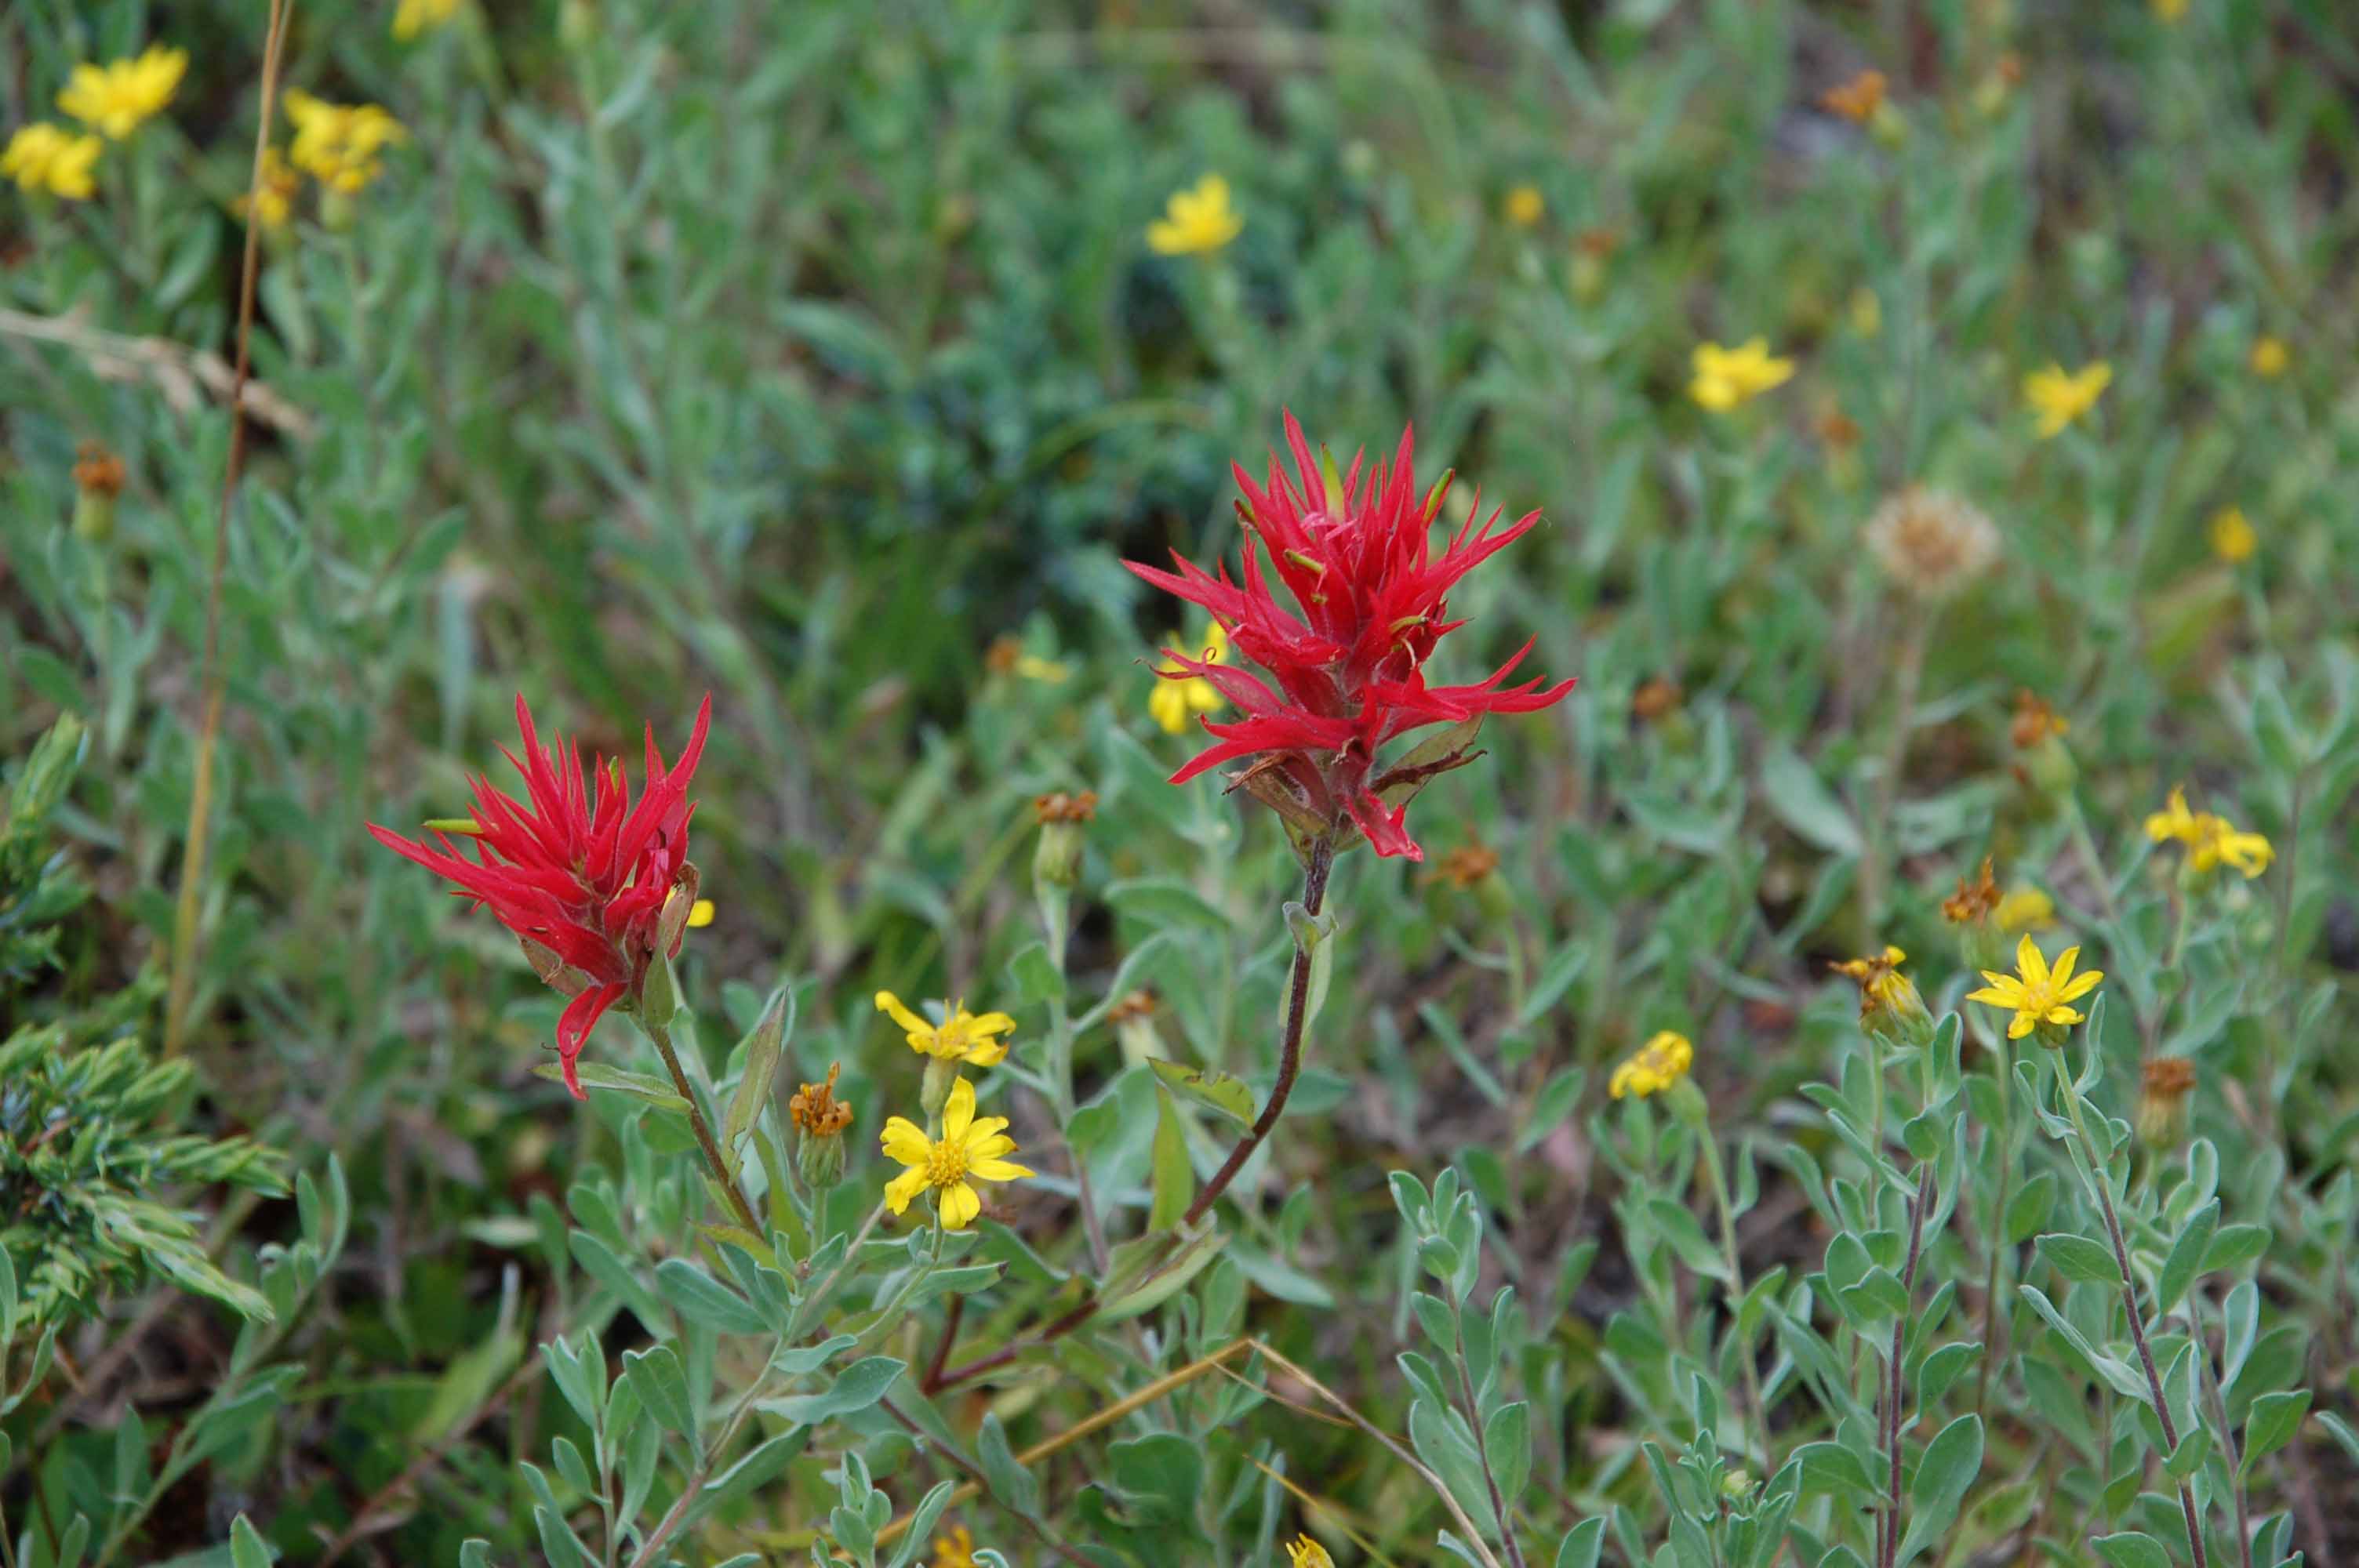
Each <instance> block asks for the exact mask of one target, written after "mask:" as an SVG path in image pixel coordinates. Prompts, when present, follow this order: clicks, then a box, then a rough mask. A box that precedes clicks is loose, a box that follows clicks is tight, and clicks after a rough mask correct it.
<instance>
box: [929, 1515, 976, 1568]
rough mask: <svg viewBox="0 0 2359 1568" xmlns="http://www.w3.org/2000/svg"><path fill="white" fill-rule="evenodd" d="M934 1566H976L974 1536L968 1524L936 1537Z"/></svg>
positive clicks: (951, 1567) (965, 1567)
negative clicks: (967, 1526)
mask: <svg viewBox="0 0 2359 1568" xmlns="http://www.w3.org/2000/svg"><path fill="white" fill-rule="evenodd" d="M933 1568H975V1563H974V1536H973V1533H972V1532H971V1531H969V1530H968V1529H967V1528H966V1526H964V1525H960V1526H959V1527H958V1528H957V1529H955V1530H951V1532H950V1533H949V1534H948V1535H938V1536H936V1537H934V1561H933Z"/></svg>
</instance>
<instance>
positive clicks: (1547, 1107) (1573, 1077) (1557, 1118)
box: [1516, 1067, 1589, 1154]
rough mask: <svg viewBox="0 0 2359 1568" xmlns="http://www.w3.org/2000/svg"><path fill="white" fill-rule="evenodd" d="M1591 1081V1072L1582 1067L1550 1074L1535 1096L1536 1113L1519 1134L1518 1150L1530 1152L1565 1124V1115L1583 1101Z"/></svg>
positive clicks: (1534, 1108)
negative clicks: (1550, 1076) (1582, 1094)
mask: <svg viewBox="0 0 2359 1568" xmlns="http://www.w3.org/2000/svg"><path fill="white" fill-rule="evenodd" d="M1588 1083H1589V1074H1588V1073H1587V1071H1586V1070H1584V1069H1582V1068H1580V1067H1567V1068H1566V1069H1564V1071H1562V1072H1560V1073H1559V1074H1558V1075H1557V1076H1554V1077H1552V1078H1550V1079H1549V1081H1548V1083H1547V1085H1546V1086H1545V1087H1542V1088H1541V1090H1540V1092H1539V1094H1538V1096H1536V1097H1535V1098H1533V1100H1532V1114H1531V1116H1530V1117H1529V1118H1528V1119H1527V1120H1526V1121H1525V1123H1524V1130H1523V1131H1522V1132H1520V1133H1518V1134H1517V1136H1516V1152H1517V1153H1518V1154H1525V1153H1529V1152H1531V1151H1532V1149H1534V1148H1535V1147H1537V1146H1538V1143H1539V1141H1540V1140H1542V1139H1544V1138H1546V1137H1547V1136H1548V1135H1549V1133H1551V1132H1554V1131H1555V1130H1557V1129H1558V1128H1560V1127H1561V1126H1563V1125H1564V1120H1565V1118H1567V1117H1569V1116H1571V1114H1572V1111H1573V1108H1574V1107H1575V1106H1577V1105H1579V1104H1580V1103H1581V1091H1582V1088H1583V1087H1586V1086H1587V1085H1588Z"/></svg>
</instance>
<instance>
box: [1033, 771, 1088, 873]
mask: <svg viewBox="0 0 2359 1568" xmlns="http://www.w3.org/2000/svg"><path fill="white" fill-rule="evenodd" d="M1097 814H1098V797H1097V792H1096V791H1094V790H1083V791H1082V792H1081V793H1080V794H1078V795H1068V794H1066V793H1065V792H1064V791H1062V790H1059V791H1057V792H1056V793H1055V794H1053V795H1042V796H1040V797H1039V798H1038V799H1037V800H1035V801H1034V802H1033V803H1032V816H1033V818H1034V820H1036V821H1037V822H1038V823H1039V824H1040V841H1039V843H1038V845H1036V846H1035V847H1034V849H1033V851H1032V880H1033V881H1034V883H1035V884H1037V885H1038V886H1043V887H1052V888H1071V887H1072V886H1073V885H1074V884H1075V883H1077V882H1079V881H1081V880H1082V850H1083V849H1085V848H1086V847H1087V835H1086V834H1085V833H1084V832H1083V831H1082V825H1083V824H1085V823H1087V822H1088V821H1090V819H1091V818H1093V817H1094V816H1097Z"/></svg>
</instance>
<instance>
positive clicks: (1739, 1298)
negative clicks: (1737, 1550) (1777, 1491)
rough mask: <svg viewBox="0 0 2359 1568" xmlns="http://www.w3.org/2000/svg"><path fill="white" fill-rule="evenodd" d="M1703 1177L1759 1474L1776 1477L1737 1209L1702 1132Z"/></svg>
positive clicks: (1714, 1142) (1715, 1151) (1713, 1144)
mask: <svg viewBox="0 0 2359 1568" xmlns="http://www.w3.org/2000/svg"><path fill="white" fill-rule="evenodd" d="M1703 1168H1704V1174H1705V1175H1707V1176H1708V1177H1710V1178H1711V1180H1712V1203H1713V1206H1715V1207H1717V1208H1718V1209H1719V1210H1720V1251H1721V1256H1722V1258H1723V1260H1726V1262H1727V1265H1728V1319H1729V1332H1730V1333H1731V1334H1733V1335H1734V1336H1735V1337H1736V1341H1737V1344H1736V1359H1737V1363H1738V1365H1740V1366H1741V1367H1743V1368H1745V1401H1746V1403H1748V1404H1749V1405H1750V1406H1751V1407H1752V1410H1753V1425H1754V1429H1755V1437H1754V1441H1755V1442H1756V1443H1757V1444H1759V1445H1760V1449H1761V1474H1762V1475H1764V1476H1772V1475H1775V1474H1777V1451H1776V1450H1775V1449H1773V1448H1772V1447H1771V1446H1770V1444H1769V1406H1768V1405H1767V1402H1766V1401H1764V1400H1763V1399H1762V1398H1761V1369H1760V1368H1758V1367H1756V1366H1755V1365H1754V1361H1753V1336H1751V1335H1749V1334H1747V1333H1746V1332H1745V1323H1744V1309H1745V1265H1744V1263H1743V1261H1741V1260H1739V1258H1738V1257H1737V1252H1736V1206H1735V1204H1734V1202H1732V1201H1731V1200H1730V1198H1729V1195H1728V1176H1727V1173H1725V1172H1724V1171H1723V1170H1722V1169H1721V1163H1720V1142H1719V1140H1718V1139H1716V1138H1715V1137H1714V1136H1713V1135H1712V1130H1711V1129H1710V1128H1709V1127H1706V1128H1705V1129H1703Z"/></svg>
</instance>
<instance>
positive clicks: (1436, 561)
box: [1127, 414, 1573, 860]
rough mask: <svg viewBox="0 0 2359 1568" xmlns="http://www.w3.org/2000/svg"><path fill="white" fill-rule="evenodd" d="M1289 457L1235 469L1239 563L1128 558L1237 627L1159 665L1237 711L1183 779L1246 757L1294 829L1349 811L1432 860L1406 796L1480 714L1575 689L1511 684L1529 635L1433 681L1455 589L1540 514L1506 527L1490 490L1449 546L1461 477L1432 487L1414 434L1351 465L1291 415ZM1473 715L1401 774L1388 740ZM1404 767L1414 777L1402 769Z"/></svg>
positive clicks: (1316, 830)
mask: <svg viewBox="0 0 2359 1568" xmlns="http://www.w3.org/2000/svg"><path fill="white" fill-rule="evenodd" d="M1286 439H1287V445H1288V448H1289V449H1291V450H1292V452H1293V456H1294V473H1293V475H1292V476H1288V474H1287V472H1286V471H1285V470H1284V468H1283V467H1282V466H1281V465H1280V464H1279V462H1278V460H1277V457H1276V456H1275V455H1274V454H1273V456H1272V458H1271V460H1270V468H1269V476H1268V479H1267V480H1266V481H1265V482H1263V483H1260V484H1256V483H1255V482H1254V481H1253V479H1252V477H1251V476H1250V475H1249V474H1247V473H1246V472H1245V470H1244V469H1242V468H1238V469H1236V470H1234V471H1235V473H1236V479H1237V485H1238V488H1239V489H1240V490H1242V491H1243V492H1245V500H1244V501H1243V502H1241V503H1238V507H1237V516H1238V520H1239V522H1240V523H1241V524H1243V525H1244V528H1245V550H1244V557H1243V561H1242V564H1241V567H1240V575H1239V576H1238V577H1237V578H1234V579H1233V578H1231V577H1230V575H1229V570H1228V568H1227V567H1226V566H1225V565H1223V566H1222V567H1221V568H1220V569H1219V571H1218V573H1217V575H1216V574H1214V573H1211V572H1207V571H1205V570H1203V568H1200V567H1198V566H1197V565H1196V564H1195V563H1193V562H1192V561H1189V560H1187V559H1185V558H1182V557H1178V556H1177V555H1175V556H1174V557H1173V560H1174V564H1175V566H1176V568H1177V569H1176V570H1173V571H1166V570H1164V569H1162V568H1158V567H1150V566H1145V565H1142V564H1140V563H1138V562H1136V561H1132V562H1129V563H1127V564H1128V565H1129V567H1130V569H1131V570H1132V571H1134V572H1136V573H1137V574H1138V575H1139V576H1140V577H1142V578H1144V579H1147V581H1148V582H1151V583H1153V584H1154V585H1155V586H1156V587H1158V588H1160V589H1165V590H1166V591H1168V592H1169V593H1173V594H1176V595H1178V596H1179V597H1180V598H1181V599H1184V600H1189V601H1190V603H1193V604H1197V605H1200V606H1201V607H1202V608H1203V609H1205V610H1207V611H1211V613H1212V619H1213V621H1214V622H1216V623H1217V624H1218V625H1219V627H1220V628H1221V629H1222V630H1223V631H1224V632H1226V633H1227V634H1228V640H1229V645H1230V649H1231V651H1232V653H1233V654H1234V655H1237V656H1241V657H1243V658H1244V659H1246V660H1249V661H1251V662H1252V663H1253V664H1255V665H1259V666H1260V668H1261V670H1263V671H1264V672H1266V675H1257V674H1256V673H1254V672H1253V671H1251V670H1247V669H1245V668H1242V667H1240V665H1238V664H1236V663H1235V662H1234V658H1232V659H1223V660H1219V661H1214V660H1211V659H1205V658H1201V657H1199V656H1197V655H1196V654H1190V653H1189V652H1187V651H1186V650H1182V649H1167V650H1165V655H1166V660H1167V662H1166V664H1165V665H1163V667H1162V668H1161V670H1159V671H1158V674H1160V675H1162V676H1163V677H1164V678H1165V679H1166V680H1170V681H1202V682H1206V683H1209V684H1210V685H1211V686H1212V687H1213V688H1214V689H1215V690H1217V691H1218V692H1219V693H1220V695H1221V696H1222V697H1224V698H1226V699H1227V701H1228V702H1229V704H1230V705H1232V706H1233V707H1234V708H1236V709H1237V710H1238V717H1236V718H1235V719H1228V720H1222V719H1210V718H1206V719H1201V720H1200V722H1201V724H1202V726H1203V728H1204V730H1206V731H1207V732H1209V733H1210V734H1211V735H1212V737H1213V740H1214V741H1215V743H1214V744H1213V745H1212V746H1211V747H1208V748H1207V749H1206V750H1204V751H1203V752H1199V753H1198V754H1197V755H1196V757H1195V758H1194V760H1192V761H1191V762H1189V763H1188V764H1187V765H1186V766H1185V767H1183V768H1181V769H1180V771H1179V772H1178V773H1174V774H1172V775H1171V782H1172V783H1174V784H1184V783H1186V782H1187V781H1188V780H1190V779H1191V778H1194V777H1195V776H1196V775H1197V774H1199V773H1204V772H1206V771H1207V770H1209V769H1212V768H1215V767H1218V766H1220V765H1221V764H1222V763H1223V762H1238V761H1245V760H1248V759H1249V760H1250V765H1249V766H1248V767H1246V768H1245V770H1244V771H1243V772H1242V773H1237V774H1235V775H1233V777H1234V783H1235V784H1237V785H1238V786H1240V787H1244V788H1246V789H1248V790H1249V792H1250V793H1252V794H1253V795H1255V797H1256V798H1257V799H1259V800H1261V801H1263V802H1264V803H1265V804H1266V805H1269V806H1272V807H1274V808H1275V809H1277V810H1278V811H1279V813H1280V814H1281V816H1284V817H1285V818H1286V819H1287V821H1288V825H1289V827H1292V828H1293V829H1294V830H1295V831H1296V833H1297V834H1298V835H1304V834H1308V835H1310V836H1314V837H1315V836H1318V835H1321V834H1326V833H1329V832H1332V831H1337V830H1339V829H1343V828H1344V827H1346V826H1347V825H1348V827H1355V828H1356V829H1357V830H1358V831H1359V832H1362V833H1364V834H1366V835H1367V838H1368V842H1369V844H1370V845H1371V846H1372V847H1373V848H1374V849H1375V852H1376V853H1377V854H1379V855H1386V856H1389V855H1400V856H1406V857H1407V858H1408V859H1410V860H1423V859H1424V858H1425V854H1424V851H1423V850H1422V849H1420V848H1419V846H1418V843H1417V841H1416V840H1415V839H1414V838H1410V837H1409V834H1408V827H1407V826H1406V817H1407V816H1408V795H1413V794H1414V793H1415V791H1416V788H1417V787H1418V786H1419V785H1420V784H1422V783H1423V782H1424V781H1425V779H1426V778H1429V777H1430V776H1431V775H1433V774H1435V773H1442V772H1445V771H1447V770H1449V769H1450V768H1453V767H1458V766H1461V765H1462V764H1464V763H1465V762H1471V761H1473V757H1474V755H1475V753H1473V752H1470V751H1468V750H1467V746H1468V745H1469V744H1471V741H1472V734H1473V730H1472V726H1473V723H1475V722H1478V721H1480V720H1481V719H1484V717H1486V716H1488V715H1490V714H1494V713H1530V712H1533V711H1536V710H1538V709H1539V708H1546V707H1548V706H1549V705H1550V704H1551V703H1554V702H1556V701H1557V700H1559V699H1560V698H1561V697H1563V696H1564V695H1565V694H1566V693H1567V692H1569V691H1571V689H1572V686H1573V683H1572V682H1571V681H1570V680H1567V681H1560V682H1559V683H1557V684H1556V685H1554V686H1550V685H1549V684H1547V683H1546V682H1545V681H1544V680H1543V679H1541V678H1540V677H1539V676H1532V677H1531V678H1529V679H1527V680H1523V681H1520V682H1517V683H1515V684H1512V685H1510V684H1509V683H1508V677H1509V676H1511V675H1513V674H1514V673H1515V670H1516V666H1517V665H1518V664H1520V663H1521V662H1522V660H1523V657H1524V655H1525V654H1527V653H1528V652H1529V651H1530V649H1531V643H1529V642H1527V643H1525V644H1524V646H1523V648H1521V649H1519V650H1518V651H1517V653H1516V654H1515V655H1514V656H1513V657H1512V658H1510V659H1508V660H1507V662H1506V664H1504V665H1500V666H1499V667H1498V668H1497V669H1496V670H1495V671H1493V672H1492V673H1491V675H1490V676H1488V677H1487V678H1486V679H1484V680H1481V681H1477V682H1475V683H1474V684H1473V685H1471V686H1435V685H1430V684H1428V682H1427V679H1426V671H1427V666H1428V665H1429V663H1430V660H1431V659H1432V657H1433V654H1434V650H1435V648H1436V647H1437V645H1439V644H1440V641H1441V639H1442V638H1443V637H1445V636H1447V635H1448V634H1449V633H1452V632H1454V631H1456V630H1458V629H1459V628H1460V627H1461V626H1463V625H1464V624H1465V622H1463V621H1453V620H1451V618H1450V611H1449V603H1448V600H1449V595H1450V592H1451V589H1453V588H1455V587H1456V586H1457V585H1458V582H1459V580H1460V579H1462V578H1463V577H1465V576H1466V574H1467V573H1468V572H1470V571H1472V570H1473V569H1474V568H1476V567H1478V566H1480V565H1482V564H1483V563H1484V561H1486V560H1488V559H1490V558H1491V557H1493V556H1495V555H1496V554H1497V553H1498V552H1499V551H1501V550H1503V549H1505V548H1506V547H1507V546H1509V545H1512V544H1514V543H1515V542H1516V541H1517V539H1519V538H1521V537H1523V536H1524V535H1526V534H1527V533H1529V532H1530V531H1531V529H1532V528H1533V527H1534V526H1535V525H1536V524H1538V522H1539V514H1538V513H1537V512H1533V513H1528V514H1526V515H1524V516H1523V517H1521V518H1519V519H1517V521H1516V522H1515V523H1513V524H1509V525H1507V526H1506V527H1504V528H1503V527H1500V526H1499V525H1498V524H1499V516H1500V514H1499V512H1498V511H1497V510H1494V511H1493V512H1492V513H1491V514H1490V515H1489V516H1488V517H1484V515H1483V514H1482V503H1481V498H1480V497H1479V496H1478V497H1477V498H1476V500H1475V503H1474V504H1473V506H1472V507H1470V508H1469V509H1468V511H1467V514H1466V517H1465V521H1464V522H1463V523H1462V524H1460V525H1459V526H1458V528H1457V529H1456V530H1455V531H1453V532H1452V533H1451V535H1450V536H1449V538H1448V540H1447V542H1446V543H1445V544H1443V545H1442V546H1441V547H1440V549H1438V550H1437V549H1436V548H1435V546H1434V541H1433V536H1432V525H1433V521H1434V519H1435V517H1436V516H1437V515H1438V514H1440V511H1441V508H1442V503H1443V502H1444V500H1445V499H1446V498H1447V496H1448V493H1449V489H1450V481H1451V476H1450V475H1448V474H1444V475H1443V476H1442V478H1441V480H1440V482H1439V483H1437V484H1435V485H1434V486H1433V487H1432V488H1431V489H1430V491H1420V490H1419V489H1418V488H1417V483H1416V464H1415V456H1416V453H1415V449H1414V446H1413V444H1412V433H1411V432H1410V431H1408V430H1404V431H1403V432H1402V433H1401V439H1400V446H1399V448H1398V449H1397V451H1396V452H1395V454H1394V456H1393V460H1392V461H1391V462H1390V463H1385V462H1383V461H1373V462H1372V461H1367V460H1364V458H1363V457H1361V456H1354V457H1353V460H1352V462H1351V466H1350V467H1349V468H1348V469H1345V470H1343V472H1341V473H1340V474H1339V473H1337V471H1336V470H1335V468H1334V465H1333V464H1332V461H1330V460H1326V459H1325V457H1324V454H1323V453H1322V454H1321V455H1319V456H1316V457H1314V456H1313V455H1312V452H1311V449H1310V442H1309V441H1308V440H1306V439H1305V438H1304V437H1303V434H1302V428H1301V427H1300V426H1299V425H1298V424H1296V423H1295V420H1294V416H1292V415H1291V414H1288V416H1287V417H1286ZM1435 724H1451V725H1461V726H1465V727H1466V728H1465V730H1464V733H1463V735H1462V737H1461V738H1460V740H1459V742H1458V743H1457V744H1456V745H1455V746H1444V747H1443V748H1441V754H1440V755H1437V756H1434V757H1430V758H1422V759H1420V760H1419V762H1417V763H1416V764H1413V765H1410V766H1407V767H1402V766H1396V767H1395V768H1393V769H1392V770H1390V771H1387V770H1386V769H1385V768H1382V767H1380V766H1379V764H1378V757H1379V754H1380V753H1381V752H1383V750H1384V748H1385V747H1386V746H1387V745H1389V744H1390V743H1391V742H1392V741H1397V740H1398V739H1399V738H1400V737H1402V736H1404V735H1407V734H1408V733H1409V732H1411V731H1412V730H1420V729H1424V728H1426V727H1427V726H1429V725H1435ZM1404 775H1406V776H1404Z"/></svg>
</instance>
